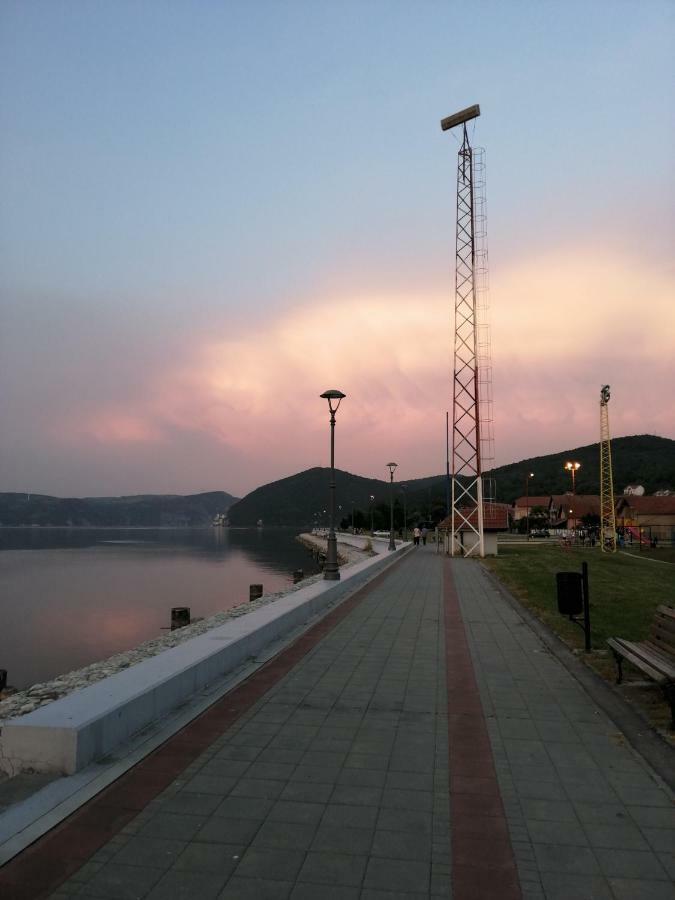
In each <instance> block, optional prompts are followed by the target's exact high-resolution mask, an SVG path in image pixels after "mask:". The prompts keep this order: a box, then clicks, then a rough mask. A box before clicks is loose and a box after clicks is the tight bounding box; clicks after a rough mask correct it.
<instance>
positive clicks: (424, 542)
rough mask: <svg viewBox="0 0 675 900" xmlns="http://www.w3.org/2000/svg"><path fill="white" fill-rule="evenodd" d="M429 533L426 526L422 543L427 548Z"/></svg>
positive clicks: (423, 529) (423, 530)
mask: <svg viewBox="0 0 675 900" xmlns="http://www.w3.org/2000/svg"><path fill="white" fill-rule="evenodd" d="M428 533H429V532H428V531H427V529H426V526H424V527H423V528H422V543H423V544H424V546H425V547H426V545H427V534H428Z"/></svg>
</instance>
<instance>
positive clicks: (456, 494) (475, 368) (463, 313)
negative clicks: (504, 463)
mask: <svg viewBox="0 0 675 900" xmlns="http://www.w3.org/2000/svg"><path fill="white" fill-rule="evenodd" d="M479 115H480V107H479V106H478V105H475V106H471V107H468V108H467V109H464V110H461V112H458V113H455V115H453V116H449V117H448V118H446V119H443V120H442V122H441V128H442V129H443V131H447V130H449V129H451V128H455V127H458V126H460V125H461V126H462V133H463V139H462V145H461V147H460V149H459V153H458V157H457V230H456V244H455V317H454V357H453V362H454V365H453V389H452V469H451V475H452V477H451V512H450V518H451V535H450V553H451V555H452V556H455V555H458V554H462V555H464V556H481V557H482V556H484V555H485V544H484V540H483V512H484V506H483V479H482V459H481V450H482V446H481V444H482V442H481V424H482V417H481V388H480V384H481V380H480V370H481V365H480V362H481V352H482V346H481V350H480V351H479V333H480V322H479V316H478V302H477V301H478V294H479V292H480V285H481V272H482V268H481V265H480V264H479V263H480V262H481V260H480V257H479V256H478V255H477V248H478V245H479V241H478V240H477V238H478V234H477V227H476V226H477V218H476V216H477V206H476V191H475V176H476V168H475V162H474V151H473V148H472V147H471V143H470V141H469V135H468V132H467V128H466V123H467V122H468V121H470V120H471V119H475V118H476V117H477V116H479ZM486 261H487V256H485V262H486ZM488 349H489V342H488ZM483 368H484V367H483ZM483 393H484V392H483Z"/></svg>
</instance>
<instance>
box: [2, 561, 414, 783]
mask: <svg viewBox="0 0 675 900" xmlns="http://www.w3.org/2000/svg"><path fill="white" fill-rule="evenodd" d="M409 546H410V545H409V544H405V545H403V547H401V548H399V549H397V550H396V552H393V553H389V554H386V555H382V554H380V555H378V556H375V557H372V558H370V559H367V560H364V561H363V562H360V563H357V564H356V565H354V566H350V567H349V569H347V570H342V572H341V574H342V579H341V580H340V581H337V582H335V581H319V582H316V583H314V584H311V585H308V586H307V587H306V588H302V589H300V590H298V591H295V592H294V593H292V594H289V595H288V596H286V597H281V598H280V599H279V600H277V601H275V602H274V603H272V604H270V605H268V606H265V607H262V608H260V609H257V610H254V611H252V612H251V613H249V614H248V615H245V616H241V617H239V618H236V619H231V620H228V621H227V622H226V623H225V624H224V625H221V626H220V627H217V628H213V629H212V630H211V631H208V632H205V633H204V634H200V635H198V636H197V637H194V638H192V639H190V640H188V641H185V642H184V643H182V644H180V645H179V646H177V647H172V648H171V649H169V650H165V651H163V652H162V653H159V654H158V655H157V656H153V657H151V658H149V659H146V660H144V661H143V662H140V663H137V664H136V665H135V666H132V667H131V668H129V669H126V670H124V671H122V672H117V673H116V674H115V675H111V676H110V677H109V678H105V679H103V680H101V681H98V682H96V683H95V684H92V685H90V686H89V687H86V688H83V689H81V690H78V691H74V692H73V693H72V694H69V695H68V696H67V697H62V698H61V699H60V700H56V701H54V702H53V703H49V704H47V705H46V706H43V707H40V708H39V709H36V710H35V711H33V712H31V713H28V714H27V715H25V716H21V717H19V718H15V719H9V720H7V721H5V722H4V723H3V725H2V729H1V732H0V769H2V770H3V771H4V772H6V773H7V774H9V775H15V774H18V773H19V772H21V771H27V770H29V769H30V770H33V771H38V772H58V773H62V774H73V773H74V772H77V771H78V770H79V769H81V768H83V767H84V766H86V765H87V764H88V763H90V762H92V761H94V760H98V759H100V758H101V757H104V756H105V755H106V754H108V753H110V752H111V751H112V750H114V749H115V748H117V747H119V746H120V745H121V744H123V743H124V742H125V741H127V740H128V739H129V738H130V737H131V736H132V735H134V734H136V733H137V732H138V731H141V730H142V729H143V728H145V727H147V726H148V725H149V724H151V723H152V722H155V721H157V720H158V719H161V718H162V717H163V716H165V715H167V714H168V713H169V712H171V711H172V710H173V709H175V708H176V707H178V706H180V705H181V704H183V703H185V702H186V701H187V700H189V698H190V697H191V696H192V695H194V694H195V693H197V692H198V691H200V690H202V689H203V688H205V687H206V686H207V685H209V684H212V683H213V682H214V681H216V680H217V679H219V678H222V677H223V676H224V675H226V674H227V673H228V672H231V671H232V670H234V669H236V668H237V667H238V666H240V665H241V664H242V663H244V662H245V661H246V660H247V659H249V658H251V657H254V656H256V655H257V654H259V653H260V652H261V651H262V650H263V649H264V648H265V647H266V646H268V645H269V644H270V643H272V642H273V641H275V640H278V639H280V638H282V637H283V636H284V635H286V634H288V633H289V632H291V631H292V630H293V629H295V628H298V627H300V626H302V625H303V624H304V623H305V622H307V621H308V620H309V619H310V618H311V617H312V616H314V615H316V614H317V613H319V612H321V611H323V610H324V609H326V607H328V606H329V605H331V604H333V603H335V602H336V601H337V600H339V599H340V598H342V597H343V596H344V595H345V594H346V593H348V592H352V591H353V590H354V589H355V588H356V587H359V586H361V585H362V584H365V583H366V582H367V581H369V580H370V579H371V578H373V577H374V576H375V575H376V574H377V573H379V572H380V571H381V570H382V569H383V568H386V567H387V566H388V565H390V564H391V563H392V562H393V561H394V560H395V559H397V558H398V557H399V556H400V555H401V553H402V552H405V550H406V549H407V548H408V547H409Z"/></svg>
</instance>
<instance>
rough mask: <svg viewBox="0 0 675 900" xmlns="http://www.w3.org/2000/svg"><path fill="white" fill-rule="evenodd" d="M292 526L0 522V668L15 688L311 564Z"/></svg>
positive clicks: (283, 581) (269, 587) (287, 581)
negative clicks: (181, 609)
mask: <svg viewBox="0 0 675 900" xmlns="http://www.w3.org/2000/svg"><path fill="white" fill-rule="evenodd" d="M297 533H298V532H297V529H282V528H277V529H235V528H233V529H230V528H204V529H160V528H147V529H146V528H134V529H117V528H106V529H95V528H72V529H69V528H0V669H7V672H8V683H9V684H11V685H13V686H14V687H16V688H19V689H20V688H25V687H28V686H30V685H31V684H35V683H37V682H41V681H47V680H49V679H50V678H54V677H55V676H56V675H60V674H62V673H64V672H69V671H71V670H72V669H78V668H80V667H82V666H85V665H87V664H89V663H91V662H96V661H98V660H102V659H105V658H106V657H108V656H111V655H112V654H113V653H118V652H119V651H121V650H128V649H130V648H132V647H135V646H136V645H137V644H139V643H141V642H142V641H145V640H147V639H148V638H154V637H157V636H158V635H160V634H163V633H164V632H163V631H162V628H163V627H166V626H168V625H169V623H170V617H171V607H173V606H189V607H190V610H191V614H192V617H193V618H196V617H197V616H210V615H213V614H214V613H216V612H221V611H222V610H225V609H229V608H230V607H232V606H237V605H238V604H239V603H242V602H246V601H248V595H249V585H250V584H262V585H263V586H264V589H265V593H268V592H274V591H280V590H284V589H285V588H286V587H289V586H290V585H291V584H292V583H293V577H292V573H293V571H294V570H296V569H303V570H304V572H305V575H312V574H314V573H316V572H317V571H318V569H317V567H316V564H315V563H314V561H313V559H312V556H311V554H310V553H309V552H308V551H307V550H306V549H305V548H304V547H303V546H302V545H301V544H300V543H299V542H298V541H297V540H296V539H295V538H296V535H297Z"/></svg>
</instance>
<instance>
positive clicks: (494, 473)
mask: <svg viewBox="0 0 675 900" xmlns="http://www.w3.org/2000/svg"><path fill="white" fill-rule="evenodd" d="M599 454H600V447H599V444H589V445H587V446H585V447H576V448H574V449H572V450H565V451H561V452H559V453H552V454H549V455H548V456H536V457H531V458H529V459H524V460H521V461H520V462H515V463H510V464H509V465H506V466H500V467H499V468H496V469H493V470H491V471H489V472H486V473H485V476H486V477H489V478H494V480H495V486H496V496H497V500H499V501H501V502H506V503H512V502H513V501H514V500H515V499H516V498H517V497H520V496H522V495H523V494H524V493H525V478H526V476H527V473H528V472H534V478H532V479H530V482H529V493H530V494H531V495H533V496H538V495H541V494H543V495H549V494H563V493H565V491H568V490H571V479H570V476H569V474H568V473H567V472H566V471H565V470H564V468H563V466H564V464H565V461H566V460H574V461H576V462H580V463H581V468H580V469H579V471H578V472H577V475H576V491H577V493H578V494H598V493H599V492H600V486H599V477H600V471H599V469H600V456H599ZM612 462H613V470H614V490H615V493H616V494H621V493H622V492H623V489H624V487H625V486H626V485H628V484H636V483H637V484H642V485H644V487H645V490H646V492H647V493H648V494H653V493H654V491H657V490H658V489H659V488H663V487H670V488H673V489H675V441H672V440H670V439H669V438H662V437H655V436H654V435H648V434H646V435H636V436H633V437H622V438H615V439H614V440H613V441H612ZM329 478H330V470H329V469H321V468H314V469H307V470H306V471H305V472H299V473H298V474H297V475H291V476H289V477H288V478H282V479H281V480H280V481H274V482H272V483H271V484H265V485H263V486H262V487H259V488H257V489H256V490H255V491H252V492H251V493H250V494H247V495H246V497H244V498H243V499H242V500H239V501H238V502H237V503H235V504H234V505H233V506H232V507H231V508H230V511H229V518H230V523H231V524H232V525H238V526H251V525H255V524H256V522H257V521H258V520H259V519H262V521H263V523H264V525H312V524H314V522H319V523H323V524H326V523H327V514H326V513H325V512H324V510H327V509H328V502H329V501H328V493H329V490H328V484H329ZM335 481H336V503H337V504H338V505H340V506H341V507H342V508H341V509H340V510H338V511H337V515H336V518H337V520H338V521H339V520H340V519H346V520H347V521H348V522H349V521H351V509H352V502H353V503H354V509H355V524H356V525H357V526H359V525H361V526H363V527H369V526H370V516H371V502H370V496H371V495H373V496H374V497H375V500H374V501H373V503H372V514H373V524H374V525H375V527H376V528H378V527H382V528H385V527H386V528H388V527H389V490H390V486H389V482H387V481H384V480H378V479H372V478H362V477H361V476H359V475H352V474H350V473H349V472H343V471H341V470H339V469H338V470H336V472H335ZM403 484H405V512H406V515H407V520H408V523H409V524H410V523H411V522H414V521H422V520H425V521H438V520H439V519H441V518H442V517H443V516H444V515H445V503H446V499H445V491H446V478H445V475H433V476H430V477H427V478H415V479H412V480H407V481H405V482H403ZM394 491H395V493H394V496H395V504H396V508H395V520H396V522H395V524H397V527H398V523H399V522H402V520H403V513H404V492H403V490H402V484H401V482H398V481H395V482H394Z"/></svg>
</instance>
